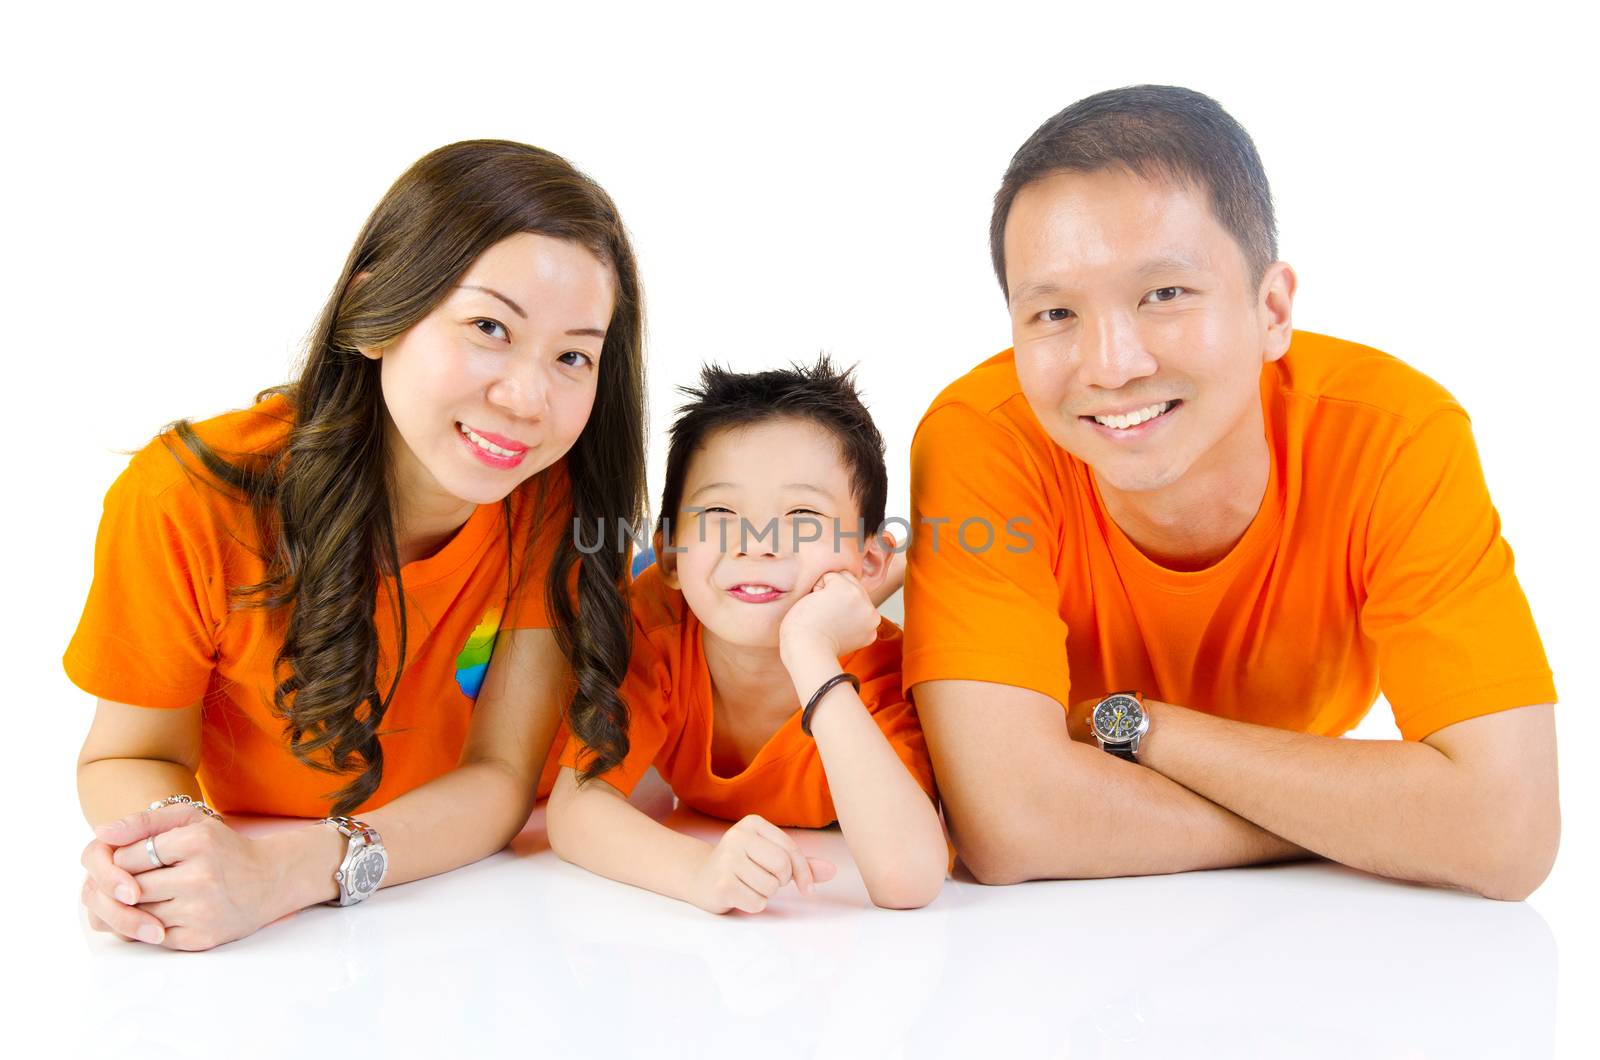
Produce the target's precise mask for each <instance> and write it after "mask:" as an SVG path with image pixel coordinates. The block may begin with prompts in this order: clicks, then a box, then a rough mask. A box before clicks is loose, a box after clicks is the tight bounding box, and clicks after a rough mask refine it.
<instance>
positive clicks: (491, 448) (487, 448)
mask: <svg viewBox="0 0 1600 1060" xmlns="http://www.w3.org/2000/svg"><path fill="white" fill-rule="evenodd" d="M460 426H461V433H462V434H464V435H466V436H467V437H468V438H470V439H471V440H472V444H473V445H476V446H477V447H478V448H479V449H482V450H483V451H484V452H486V453H493V454H494V455H495V456H516V455H517V454H516V453H514V452H512V451H511V450H510V449H502V448H500V447H499V446H498V445H495V444H494V443H493V442H491V441H489V439H487V438H485V437H484V436H483V435H481V434H479V433H478V432H477V431H475V430H473V429H472V428H471V427H468V426H467V425H466V424H465V423H463V424H461V425H460Z"/></svg>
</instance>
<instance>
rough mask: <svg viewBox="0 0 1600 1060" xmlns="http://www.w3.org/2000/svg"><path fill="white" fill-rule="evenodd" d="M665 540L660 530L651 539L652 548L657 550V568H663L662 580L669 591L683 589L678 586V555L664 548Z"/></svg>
mask: <svg viewBox="0 0 1600 1060" xmlns="http://www.w3.org/2000/svg"><path fill="white" fill-rule="evenodd" d="M664 543H665V542H664V539H663V537H662V533H661V531H660V529H657V530H656V532H655V534H654V535H653V536H652V537H651V538H650V547H651V548H653V549H655V553H656V566H657V567H660V568H661V580H662V581H663V582H665V583H666V586H667V588H669V589H680V590H681V589H682V588H683V586H681V585H679V584H678V554H677V553H676V552H672V551H669V550H668V549H666V548H664V547H663V545H664Z"/></svg>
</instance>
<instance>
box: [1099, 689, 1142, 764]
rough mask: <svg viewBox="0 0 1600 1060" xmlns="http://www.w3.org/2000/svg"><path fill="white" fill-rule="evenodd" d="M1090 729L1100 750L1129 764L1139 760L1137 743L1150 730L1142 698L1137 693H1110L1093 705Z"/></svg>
mask: <svg viewBox="0 0 1600 1060" xmlns="http://www.w3.org/2000/svg"><path fill="white" fill-rule="evenodd" d="M1089 728H1090V730H1091V731H1093V732H1094V738H1095V739H1096V740H1098V741H1099V742H1100V749H1101V750H1102V751H1105V752H1106V753H1108V754H1114V755H1116V756H1117V757H1118V758H1121V759H1124V760H1126V761H1129V762H1137V761H1138V760H1139V741H1140V740H1142V739H1144V736H1145V734H1146V733H1148V732H1149V731H1150V715H1149V714H1148V713H1146V711H1145V709H1144V697H1143V696H1141V695H1140V694H1139V693H1137V692H1113V693H1111V694H1110V695H1109V696H1107V697H1106V698H1104V699H1102V700H1101V701H1100V702H1098V703H1096V704H1095V705H1094V710H1093V711H1092V712H1091V713H1090V714H1089Z"/></svg>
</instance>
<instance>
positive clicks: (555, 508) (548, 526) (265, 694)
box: [63, 395, 570, 817]
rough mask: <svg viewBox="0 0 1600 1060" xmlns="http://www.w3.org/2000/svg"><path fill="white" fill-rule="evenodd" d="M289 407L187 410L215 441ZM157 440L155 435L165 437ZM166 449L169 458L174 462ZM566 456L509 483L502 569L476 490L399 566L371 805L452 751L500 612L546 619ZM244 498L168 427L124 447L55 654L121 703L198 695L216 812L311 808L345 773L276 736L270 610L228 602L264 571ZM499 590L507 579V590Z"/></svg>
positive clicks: (386, 587)
mask: <svg viewBox="0 0 1600 1060" xmlns="http://www.w3.org/2000/svg"><path fill="white" fill-rule="evenodd" d="M293 418H294V410H293V407H292V406H291V405H290V403H289V402H288V400H287V399H286V398H284V397H282V396H281V395H273V396H270V397H268V398H266V399H265V400H263V401H261V402H260V403H259V404H257V405H255V406H254V407H253V408H250V409H246V410H243V411H239V412H231V413H227V414H225V415H222V416H219V417H216V418H215V419H211V420H207V421H205V422H202V423H199V424H196V426H195V429H196V431H197V433H198V434H199V435H200V437H201V438H202V439H203V440H205V441H206V442H207V443H209V444H210V445H211V446H212V447H213V448H214V449H216V451H217V452H218V453H219V454H221V455H222V456H223V457H224V458H227V459H234V458H235V455H244V454H271V453H274V452H277V451H279V450H280V449H281V448H282V446H283V444H284V443H285V441H286V440H287V437H288V433H289V429H290V427H291V425H292V423H293ZM169 443H170V448H169ZM180 455H181V459H182V464H181V465H180V463H179V457H180ZM541 478H542V479H544V480H545V483H546V501H545V504H544V508H545V511H546V512H547V515H546V517H545V519H544V521H543V523H542V525H541V527H540V528H539V536H538V538H537V540H536V542H535V546H534V549H533V552H532V554H531V555H527V558H526V566H525V567H523V566H522V563H523V560H522V558H521V557H523V556H524V555H525V552H524V550H523V549H522V547H521V546H522V543H523V542H526V541H527V540H528V535H529V532H530V530H531V529H532V527H533V522H534V514H535V512H534V509H535V507H536V500H535V493H536V492H537V490H538V488H539V485H538V484H539V480H540V479H541ZM569 512H570V505H569V501H568V493H567V476H566V467H565V462H564V461H562V462H558V463H557V464H555V465H553V466H552V467H551V468H549V469H547V470H546V471H544V472H541V473H540V475H539V476H536V477H535V478H534V479H532V480H530V481H529V482H528V483H527V484H525V485H524V486H522V487H520V488H519V489H518V490H517V491H516V492H515V493H514V494H513V495H512V498H511V522H512V527H511V531H512V535H513V536H514V539H515V541H516V542H517V547H516V551H515V554H516V555H517V556H518V557H519V560H518V570H519V571H520V572H521V573H520V574H519V573H517V572H516V571H513V572H511V580H510V581H509V582H508V559H509V557H510V556H511V555H512V554H513V553H512V550H511V548H510V547H509V546H508V542H507V540H506V518H505V515H504V514H503V509H502V506H501V505H499V504H486V505H481V506H479V508H478V509H477V511H476V512H474V513H473V514H472V516H471V517H470V518H469V519H468V520H467V522H466V524H465V525H463V526H462V527H461V529H460V530H459V531H457V533H456V535H455V537H453V538H452V539H451V540H450V541H449V542H448V543H447V544H446V545H445V546H444V548H442V549H440V550H439V551H438V552H437V553H435V554H434V555H432V556H429V557H428V558H426V559H423V560H419V561H417V562H415V563H408V564H406V565H405V566H404V567H402V568H401V571H400V576H401V582H402V584H403V586H404V590H405V597H406V664H405V671H404V674H403V676H402V678H401V681H400V686H399V688H398V689H396V691H395V693H394V697H393V700H392V702H391V703H390V705H389V711H388V714H387V715H386V716H385V717H384V721H383V729H384V732H383V733H382V734H381V735H380V741H381V742H382V745H383V782H382V784H381V785H380V786H379V788H378V790H377V791H376V792H375V793H374V794H373V796H372V798H370V799H369V800H367V802H366V803H364V804H363V807H362V808H364V809H373V808H376V807H378V806H382V805H383V804H385V803H387V802H389V801H390V800H392V799H394V798H395V797H397V796H399V795H402V794H404V793H406V792H407V791H410V790H411V789H413V788H415V787H417V786H419V785H421V784H424V783H426V782H428V781H430V780H432V779H434V778H435V777H438V776H440V775H441V774H443V773H446V772H448V771H450V770H452V769H454V768H455V767H456V765H457V764H458V760H459V758H460V755H461V749H462V747H463V745H464V744H465V741H466V735H467V727H468V724H469V723H470V721H471V719H472V709H473V705H474V703H475V701H476V698H477V694H478V689H479V686H480V685H481V683H482V681H483V675H484V671H485V669H486V668H487V664H488V662H489V656H490V653H491V652H492V650H493V647H494V640H495V634H496V632H497V631H498V630H500V629H519V628H532V627H548V626H549V625H550V624H551V623H550V619H549V617H548V616H547V615H546V613H545V603H544V582H545V576H546V574H547V572H548V569H549V563H550V561H551V558H552V556H553V555H554V552H555V548H556V545H557V543H558V541H559V535H560V533H562V532H563V531H564V529H565V527H566V524H567V523H568V522H569V521H570V515H569V514H568V513H569ZM261 553H262V549H261V544H260V536H259V534H258V532H257V527H256V521H255V516H254V514H253V512H252V511H251V509H250V508H249V506H248V505H247V504H246V503H244V502H243V501H242V500H240V499H238V498H237V497H236V496H235V495H234V494H233V493H232V491H227V490H225V488H218V486H217V480H216V479H215V478H214V477H212V476H211V475H210V474H209V473H207V472H206V471H205V470H204V469H203V468H202V467H201V465H200V464H199V461H198V460H197V459H196V458H195V457H194V456H193V455H192V454H191V453H189V451H188V449H187V447H186V446H184V444H183V443H182V442H181V441H179V440H178V439H177V438H176V437H174V436H171V435H167V436H166V437H164V438H157V439H156V440H154V441H152V442H151V443H150V444H149V445H147V446H146V447H145V448H144V449H143V450H141V451H140V452H139V453H137V454H136V455H135V456H134V457H133V459H132V461H130V463H129V464H128V467H127V469H126V470H125V471H123V473H122V474H121V476H120V477H118V479H117V480H116V482H115V483H113V484H112V486H111V489H110V491H109V492H108V493H107V494H106V500H105V512H104V515H103V516H102V518H101V521H100V530H99V534H98V537H97V539H96V542H95V560H94V581H93V583H92V584H91V585H90V587H89V598H88V601H87V603H85V605H84V609H83V616H82V618H81V619H80V620H79V623H78V629H77V632H76V633H75V634H74V635H73V638H72V642H71V644H70V645H69V647H68V648H67V653H66V657H65V659H64V660H63V662H64V664H65V666H66V670H67V676H68V677H70V678H71V679H72V681H73V683H74V684H76V685H77V686H78V687H79V688H82V689H83V690H84V691H86V692H88V693H90V694H91V695H95V696H98V697H100V698H101V699H107V700H112V701H115V702H120V703H127V704H130V705H133V706H140V707H154V708H162V707H166V708H177V707H188V706H192V705H193V704H196V703H199V704H201V705H202V714H201V734H202V735H201V754H200V770H199V780H200V784H201V787H202V789H203V790H204V792H205V795H206V798H207V799H208V800H209V802H210V804H211V805H212V806H214V807H215V808H216V809H217V810H218V811H219V812H224V813H226V812H233V813H260V814H275V815H282V816H289V817H319V816H322V815H324V814H326V813H327V812H328V811H329V808H330V805H331V800H330V799H329V798H328V794H329V793H330V792H332V791H335V790H337V789H338V788H340V787H343V786H344V785H345V784H346V783H348V782H349V779H350V777H348V776H344V775H336V774H330V773H326V772H322V771H320V770H316V769H313V768H311V767H310V766H307V765H305V764H303V763H302V762H300V761H299V760H298V759H297V758H295V756H294V755H293V754H292V753H291V752H290V750H289V747H288V743H287V740H286V738H285V735H284V722H283V719H282V718H280V717H278V716H277V715H276V714H275V713H274V710H273V703H272V690H273V687H274V684H275V682H274V680H273V663H274V659H275V658H276V657H277V654H278V650H279V648H280V647H281V646H282V643H283V630H284V624H285V622H286V621H287V617H288V613H287V611H286V610H278V611H263V610H260V609H256V608H240V607H238V606H237V605H236V604H235V603H234V602H233V601H231V600H230V598H229V589H230V588H231V587H234V586H241V585H253V584H256V583H258V582H260V581H261V580H262V578H263V577H264V576H265V565H264V564H263V562H262V560H261V558H260V557H261ZM508 590H513V591H510V593H509V596H508ZM393 593H394V579H393V578H384V579H383V580H382V582H381V584H380V586H379V590H378V601H377V609H376V620H377V630H378V635H379V652H380V654H379V659H380V662H379V672H378V680H377V687H378V691H379V693H380V694H386V693H387V692H388V690H389V686H390V683H391V682H392V680H393V674H394V667H393V661H394V658H395V655H394V648H395V627H394V623H395V617H394V614H395V611H394V608H393V607H392V606H391V601H392V600H393ZM565 734H566V727H565V725H563V726H562V728H561V731H560V732H559V733H558V734H557V737H556V742H555V745H554V747H553V748H552V750H551V753H550V756H549V759H548V761H547V762H546V764H545V767H544V771H543V776H542V778H541V780H540V784H539V793H540V795H541V797H542V796H544V795H547V794H549V791H550V788H551V787H552V786H553V785H554V782H555V777H556V775H557V773H558V772H559V764H558V763H559V757H560V752H561V747H562V744H563V743H564V742H565Z"/></svg>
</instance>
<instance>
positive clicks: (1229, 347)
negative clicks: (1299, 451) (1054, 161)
mask: <svg viewBox="0 0 1600 1060" xmlns="http://www.w3.org/2000/svg"><path fill="white" fill-rule="evenodd" d="M1005 254H1006V285H1007V288H1008V289H1009V291H1010V310H1011V328H1012V336H1013V340H1014V344H1015V347H1016V366H1017V377H1018V379H1019V380H1020V382H1021V384H1022V390H1023V392H1024V393H1025V394H1026V395H1027V398H1028V403H1029V404H1030V405H1031V406H1032V407H1033V411H1034V414H1035V415H1036V416H1038V418H1039V422H1040V424H1041V425H1042V426H1043V427H1044V429H1045V431H1046V433H1048V434H1049V435H1050V437H1051V438H1052V439H1054V441H1055V442H1056V444H1057V445H1059V446H1061V447H1062V448H1063V449H1065V450H1067V451H1068V452H1069V453H1071V454H1072V455H1073V456H1076V457H1078V458H1079V459H1080V460H1082V461H1084V462H1085V463H1086V464H1088V465H1089V466H1090V467H1092V468H1093V469H1094V471H1095V474H1096V476H1097V477H1098V478H1099V479H1100V480H1101V481H1102V482H1104V483H1107V484H1109V485H1111V486H1112V487H1114V488H1115V489H1118V490H1121V491H1123V492H1143V491H1154V490H1161V489H1163V488H1165V487H1168V486H1171V485H1173V484H1174V483H1176V482H1178V481H1179V480H1180V479H1182V478H1183V477H1184V476H1185V475H1187V474H1188V473H1189V472H1190V471H1191V470H1196V469H1201V470H1207V469H1213V468H1214V467H1215V466H1217V465H1218V464H1219V463H1226V462H1227V461H1229V460H1230V459H1233V458H1234V457H1235V456H1236V455H1237V454H1241V453H1248V452H1249V451H1250V450H1249V445H1250V443H1251V441H1252V439H1251V434H1252V432H1253V434H1254V436H1255V437H1254V443H1255V444H1256V445H1259V444H1260V435H1261V429H1262V428H1261V418H1260V417H1261V411H1260V391H1259V386H1260V374H1261V366H1262V363H1263V362H1264V361H1267V360H1273V359H1275V358H1276V357H1278V356H1282V353H1283V349H1282V348H1280V347H1282V346H1284V345H1285V344H1286V338H1287V328H1286V327H1284V328H1283V334H1282V335H1281V336H1280V335H1278V334H1276V333H1273V334H1269V328H1268V324H1269V321H1270V320H1271V319H1272V313H1270V312H1268V311H1267V309H1266V305H1267V301H1266V299H1264V298H1263V297H1262V296H1261V294H1260V292H1258V290H1257V288H1256V287H1255V285H1253V284H1252V283H1251V278H1250V275H1249V267H1248V265H1247V264H1246V261H1245V257H1244V253H1243V251H1242V250H1241V249H1240V247H1239V245H1238V243H1237V242H1236V241H1235V240H1234V238H1233V236H1232V235H1230V234H1229V232H1228V231H1227V230H1226V229H1225V228H1223V227H1222V225H1221V224H1219V223H1218V222H1217V220H1216V218H1215V217H1213V216H1212V213H1211V210H1210V208H1209V206H1208V205H1207V203H1206V200H1205V196H1204V193H1203V192H1201V191H1198V190H1196V189H1193V188H1189V187H1187V186H1184V185H1178V184H1173V183H1168V182H1165V181H1151V180H1145V179H1143V178H1141V177H1138V176H1135V175H1133V174H1131V173H1128V172H1126V171H1124V170H1120V169H1118V170H1105V171H1101V172H1097V173H1058V174H1054V175H1052V176H1049V177H1046V178H1045V179H1043V180H1040V181H1037V182H1035V183H1033V184H1030V185H1028V186H1027V187H1026V188H1024V189H1023V190H1022V191H1021V193H1019V194H1018V195H1017V197H1016V200H1015V201H1014V203H1013V205H1012V207H1011V213H1010V216H1009V217H1008V219H1007V222H1006V235H1005ZM1275 268H1276V269H1281V270H1283V271H1287V270H1286V269H1284V267H1282V266H1277V267H1275ZM1272 275H1276V273H1273V274H1272ZM1289 275H1290V279H1289V281H1288V282H1289V284H1290V293H1291V294H1292V283H1293V281H1292V274H1289ZM1270 286H1271V284H1270V283H1269V284H1266V285H1263V288H1262V290H1266V289H1267V288H1268V287H1270ZM1283 312H1284V314H1285V316H1284V318H1283V320H1284V323H1285V324H1286V323H1287V316H1286V314H1287V304H1286V303H1285V304H1284V306H1283Z"/></svg>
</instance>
